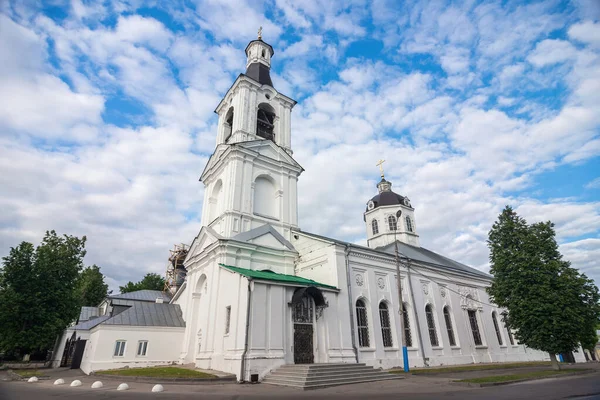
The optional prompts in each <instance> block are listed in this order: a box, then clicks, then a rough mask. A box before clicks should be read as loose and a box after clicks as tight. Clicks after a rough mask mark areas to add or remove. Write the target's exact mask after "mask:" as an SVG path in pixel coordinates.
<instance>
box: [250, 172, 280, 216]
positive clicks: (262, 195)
mask: <svg viewBox="0 0 600 400" xmlns="http://www.w3.org/2000/svg"><path fill="white" fill-rule="evenodd" d="M275 194H276V193H275V184H274V183H273V182H272V180H271V179H270V178H269V177H267V176H259V177H258V178H256V181H254V213H255V214H259V215H262V216H267V217H275V218H276V217H277V216H278V215H277V214H278V213H277V209H278V208H277V202H276V198H275Z"/></svg>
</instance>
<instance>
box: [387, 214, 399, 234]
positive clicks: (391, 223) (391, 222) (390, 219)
mask: <svg viewBox="0 0 600 400" xmlns="http://www.w3.org/2000/svg"><path fill="white" fill-rule="evenodd" d="M388 225H389V226H390V231H395V230H396V229H398V223H397V221H396V217H394V216H393V215H390V216H389V217H388Z"/></svg>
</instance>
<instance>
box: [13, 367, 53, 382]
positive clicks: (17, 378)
mask: <svg viewBox="0 0 600 400" xmlns="http://www.w3.org/2000/svg"><path fill="white" fill-rule="evenodd" d="M6 374H7V375H8V376H9V378H10V380H12V381H26V380H27V379H29V378H31V377H30V376H28V377H27V378H24V377H22V376H21V375H19V374H17V373H15V372H13V371H12V369H8V370H6ZM36 378H38V379H39V380H40V381H47V380H49V379H50V377H49V376H43V375H42V376H36Z"/></svg>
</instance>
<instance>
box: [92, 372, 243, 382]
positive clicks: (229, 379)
mask: <svg viewBox="0 0 600 400" xmlns="http://www.w3.org/2000/svg"><path fill="white" fill-rule="evenodd" d="M90 376H91V375H90ZM93 376H98V377H102V378H103V379H110V380H120V381H123V380H127V381H133V382H140V383H162V382H168V383H171V384H182V385H185V384H187V383H205V384H207V385H210V384H215V385H217V384H221V383H236V382H237V380H236V377H235V375H234V376H231V377H229V376H226V377H220V378H158V377H156V378H153V377H147V376H122V375H106V374H102V373H95V374H94V375H93Z"/></svg>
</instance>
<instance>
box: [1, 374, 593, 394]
mask: <svg viewBox="0 0 600 400" xmlns="http://www.w3.org/2000/svg"><path fill="white" fill-rule="evenodd" d="M406 383H408V382H406ZM142 389H144V391H142ZM146 389H147V388H146V387H143V388H141V387H138V388H137V389H134V390H132V391H126V392H117V391H116V390H114V388H113V387H112V386H111V387H110V388H108V387H107V388H103V389H94V390H92V389H90V388H89V387H80V388H69V387H64V386H61V387H52V386H48V385H42V384H28V383H25V382H0V399H1V400H29V399H31V400H48V399H148V398H152V399H198V398H201V399H257V400H258V399H265V398H271V399H277V398H285V399H286V400H294V399H304V398H327V399H328V400H329V399H344V400H346V399H365V398H368V399H369V400H377V399H393V398H394V399H398V398H401V399H403V400H404V399H415V400H425V399H457V400H458V399H460V400H464V399H466V400H469V399H473V400H474V399H478V400H480V399H490V400H496V399H544V400H553V399H557V400H558V399H572V400H589V399H600V377H599V376H598V374H591V375H582V376H576V377H565V378H559V379H545V380H541V381H532V382H524V383H520V384H513V385H505V386H494V387H488V388H464V387H457V386H454V385H448V384H443V383H440V382H437V383H435V384H434V383H433V381H431V382H429V381H427V380H426V379H424V380H419V381H415V382H413V383H410V384H409V385H406V384H401V385H398V384H394V383H393V382H391V381H388V382H387V383H386V384H383V383H378V384H377V383H376V384H359V385H347V386H340V387H337V388H328V389H322V390H314V391H299V390H295V389H290V388H279V387H273V386H269V385H229V386H227V387H225V386H221V387H209V386H195V387H190V386H178V385H171V386H166V389H167V391H165V392H163V393H151V392H149V390H146Z"/></svg>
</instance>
